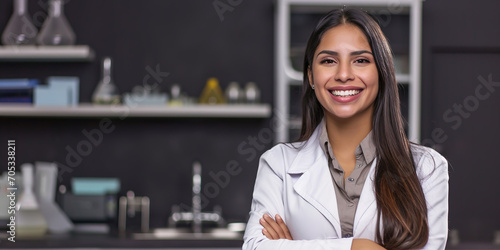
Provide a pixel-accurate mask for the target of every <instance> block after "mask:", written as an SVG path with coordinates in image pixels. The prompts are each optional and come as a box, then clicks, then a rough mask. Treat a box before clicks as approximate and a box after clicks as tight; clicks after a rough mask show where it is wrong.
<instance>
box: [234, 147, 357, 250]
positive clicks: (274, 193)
mask: <svg viewBox="0 0 500 250" xmlns="http://www.w3.org/2000/svg"><path fill="white" fill-rule="evenodd" d="M281 150H282V149H281ZM281 150H280V149H279V147H275V148H273V149H271V150H270V151H268V152H266V153H265V154H264V155H263V156H262V157H261V159H260V162H259V169H258V171H257V177H256V181H255V187H254V193H253V200H252V206H251V211H250V219H249V221H248V224H247V228H246V231H245V235H244V238H243V239H244V243H243V250H256V249H258V250H266V249H269V250H276V249H287V250H294V249H301V250H303V249H329V250H349V249H351V244H352V238H342V239H314V240H286V239H280V240H269V239H268V238H267V237H266V236H265V235H263V234H262V229H263V226H262V225H260V223H259V219H260V218H262V216H263V215H264V214H265V213H268V214H271V216H274V215H275V214H280V215H284V204H283V192H284V191H283V179H284V178H285V176H284V175H286V174H287V173H286V169H285V167H284V166H285V165H286V164H287V162H286V159H285V157H284V152H282V151H281ZM304 216H307V215H304ZM284 219H285V221H286V218H284ZM312 226H314V225H311V227H312Z"/></svg>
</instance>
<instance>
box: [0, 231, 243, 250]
mask: <svg viewBox="0 0 500 250" xmlns="http://www.w3.org/2000/svg"><path fill="white" fill-rule="evenodd" d="M242 244H243V240H156V239H155V240H137V239H132V238H131V237H118V236H110V235H95V234H68V235H49V236H46V237H45V238H43V239H17V238H16V242H10V241H8V240H7V239H6V238H5V236H4V237H2V239H1V240H0V249H5V248H142V249H144V248H207V247H210V248H213V247H215V248H240V249H241V246H242Z"/></svg>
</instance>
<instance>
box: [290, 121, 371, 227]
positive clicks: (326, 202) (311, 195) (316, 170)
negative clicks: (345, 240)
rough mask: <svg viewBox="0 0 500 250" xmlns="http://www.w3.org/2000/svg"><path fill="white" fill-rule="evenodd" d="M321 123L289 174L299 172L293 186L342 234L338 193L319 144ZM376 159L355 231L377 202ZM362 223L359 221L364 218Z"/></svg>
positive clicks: (304, 145) (368, 216)
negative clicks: (374, 186) (375, 184)
mask: <svg viewBox="0 0 500 250" xmlns="http://www.w3.org/2000/svg"><path fill="white" fill-rule="evenodd" d="M321 128H322V126H321V124H320V125H319V126H318V127H317V128H316V129H315V131H314V133H313V134H312V135H311V138H310V139H309V140H308V141H307V142H305V143H304V144H302V145H301V146H300V147H299V148H298V150H299V152H298V154H297V156H296V158H295V160H294V161H293V163H292V165H291V166H290V168H289V170H288V174H290V175H300V176H297V177H296V178H298V179H297V181H296V182H295V184H294V186H293V187H294V190H295V191H296V192H297V193H298V194H299V195H300V196H301V197H302V198H303V199H305V200H306V201H307V202H309V203H310V204H311V205H312V206H314V207H315V208H316V209H317V210H318V211H319V212H320V213H321V214H322V215H323V216H325V218H326V219H327V220H328V221H329V222H330V223H331V225H332V226H333V228H334V229H335V231H336V233H337V235H338V237H342V231H341V228H340V219H339V212H338V206H337V197H336V194H335V189H334V188H333V185H334V184H333V180H332V177H331V175H330V171H329V169H328V159H327V158H326V155H325V154H324V152H323V150H322V149H321V147H320V146H319V142H318V140H319V136H320V132H321V131H320V130H321ZM376 161H377V160H376V159H375V160H374V161H373V162H372V166H371V169H370V173H369V174H368V176H367V179H366V181H365V184H364V186H363V191H362V193H361V197H360V200H359V203H358V207H357V209H356V215H355V219H354V228H353V229H354V233H355V234H356V231H357V230H363V228H361V227H362V226H363V225H368V224H369V223H367V221H369V220H372V219H373V218H371V217H372V216H371V215H368V214H369V213H366V212H367V211H368V209H369V208H370V207H371V206H372V205H376V204H374V202H375V190H373V180H374V174H375V166H376ZM362 221H363V223H361V224H360V222H362Z"/></svg>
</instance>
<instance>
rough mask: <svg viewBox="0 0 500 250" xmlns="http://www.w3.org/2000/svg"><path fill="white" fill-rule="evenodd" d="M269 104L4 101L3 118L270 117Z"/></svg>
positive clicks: (0, 109)
mask: <svg viewBox="0 0 500 250" xmlns="http://www.w3.org/2000/svg"><path fill="white" fill-rule="evenodd" d="M270 116H271V105H269V104H234V105H202V104H200V105H198V104H197V105H186V106H138V107H129V106H125V105H110V106H105V105H92V104H80V105H78V106H74V107H49V106H47V107H43V106H42V107H36V106H33V105H32V104H2V105H0V117H80V118H96V117H97V118H98V117H108V118H123V117H171V118H268V117H270Z"/></svg>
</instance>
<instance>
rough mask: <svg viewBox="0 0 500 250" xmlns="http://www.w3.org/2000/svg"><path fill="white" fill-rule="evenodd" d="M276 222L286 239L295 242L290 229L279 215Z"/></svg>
mask: <svg viewBox="0 0 500 250" xmlns="http://www.w3.org/2000/svg"><path fill="white" fill-rule="evenodd" d="M276 222H278V225H279V226H280V228H281V230H283V233H284V235H285V239H289V240H293V238H292V235H291V234H290V230H288V227H287V226H286V224H285V222H284V221H283V219H282V218H281V216H280V215H279V214H277V215H276Z"/></svg>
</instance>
